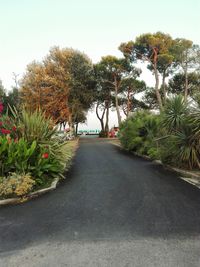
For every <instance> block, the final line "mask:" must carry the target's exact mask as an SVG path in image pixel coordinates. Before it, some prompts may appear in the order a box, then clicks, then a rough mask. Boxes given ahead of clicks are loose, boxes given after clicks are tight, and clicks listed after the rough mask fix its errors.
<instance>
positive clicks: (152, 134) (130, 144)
mask: <svg viewBox="0 0 200 267" xmlns="http://www.w3.org/2000/svg"><path fill="white" fill-rule="evenodd" d="M158 133H159V116H158V115H154V114H151V113H150V112H147V111H139V112H136V113H135V114H134V115H133V116H132V117H129V118H128V119H127V120H126V121H124V122H123V123H122V124H121V126H120V131H119V139H120V142H121V144H122V146H123V147H124V148H125V149H127V150H129V151H134V152H137V153H139V154H143V155H149V156H151V157H155V156H156V154H158V151H157V143H156V141H155V139H156V137H157V136H158Z"/></svg>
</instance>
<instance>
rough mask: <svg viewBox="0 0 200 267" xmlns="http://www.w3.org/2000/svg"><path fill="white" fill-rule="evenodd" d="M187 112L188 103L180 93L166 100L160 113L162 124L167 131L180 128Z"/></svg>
mask: <svg viewBox="0 0 200 267" xmlns="http://www.w3.org/2000/svg"><path fill="white" fill-rule="evenodd" d="M188 114H189V105H188V103H187V102H185V101H184V98H183V97H182V96H181V95H176V96H174V97H172V98H171V99H168V100H167V103H166V105H165V108H164V110H163V113H162V125H163V126H164V127H165V128H166V129H167V131H168V132H170V133H171V132H174V131H178V130H180V129H181V127H182V126H183V125H184V123H185V118H186V116H187V115H188Z"/></svg>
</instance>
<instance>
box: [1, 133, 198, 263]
mask: <svg viewBox="0 0 200 267" xmlns="http://www.w3.org/2000/svg"><path fill="white" fill-rule="evenodd" d="M12 266H13V267H18V266H20V267H24V266H25V267H26V266H27V267H33V266H34V267H36V266H37V267H40V266H42V267H45V266H48V267H51V266H52V267H54V266H58V267H60V266H61V267H62V266H69V267H85V266H87V267H96V266H97V267H135V266H136V267H137V266H138V267H139V266H142V267H146V266H148V267H149V266H153V267H155V266H159V267H162V266H166V267H176V266H180V267H185V266H186V267H199V266H200V190H199V189H197V188H195V187H193V186H192V185H190V184H188V183H186V182H184V181H183V180H181V179H179V178H177V176H176V174H174V173H172V172H169V171H166V170H164V169H163V168H162V166H158V165H154V164H153V163H151V162H150V161H146V160H144V159H141V158H139V157H135V156H133V155H130V154H128V153H126V152H124V151H122V150H120V149H119V148H118V147H116V146H114V145H112V144H110V143H109V142H108V141H104V140H98V139H95V138H84V139H82V140H81V144H80V148H79V149H78V151H77V155H76V157H75V159H74V163H73V166H72V168H71V170H70V172H69V173H68V174H67V178H66V180H65V181H64V182H63V183H62V184H60V186H59V187H58V189H57V190H55V191H53V192H51V193H48V194H46V195H43V196H41V197H39V198H37V199H34V200H32V201H30V202H27V203H24V204H21V205H16V206H7V207H1V208H0V267H12Z"/></svg>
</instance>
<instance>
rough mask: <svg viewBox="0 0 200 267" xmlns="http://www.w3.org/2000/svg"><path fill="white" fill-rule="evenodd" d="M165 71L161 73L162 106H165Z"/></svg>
mask: <svg viewBox="0 0 200 267" xmlns="http://www.w3.org/2000/svg"><path fill="white" fill-rule="evenodd" d="M165 78H166V75H165V71H164V72H163V77H162V89H163V103H164V105H165V104H166V98H167V97H166V84H165Z"/></svg>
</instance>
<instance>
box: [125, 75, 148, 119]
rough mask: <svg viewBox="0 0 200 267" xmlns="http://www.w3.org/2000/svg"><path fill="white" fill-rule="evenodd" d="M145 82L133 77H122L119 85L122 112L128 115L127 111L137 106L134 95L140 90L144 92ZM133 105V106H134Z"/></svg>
mask: <svg viewBox="0 0 200 267" xmlns="http://www.w3.org/2000/svg"><path fill="white" fill-rule="evenodd" d="M145 90H146V84H145V82H144V81H139V80H137V79H136V77H135V78H124V79H122V82H121V87H120V93H121V95H120V102H121V104H122V108H123V111H124V114H125V115H126V116H127V117H128V116H129V113H130V112H131V111H133V110H134V109H135V108H137V107H138V104H139V102H137V100H136V98H135V95H136V94H138V93H141V92H145ZM134 105H135V106H134Z"/></svg>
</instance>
